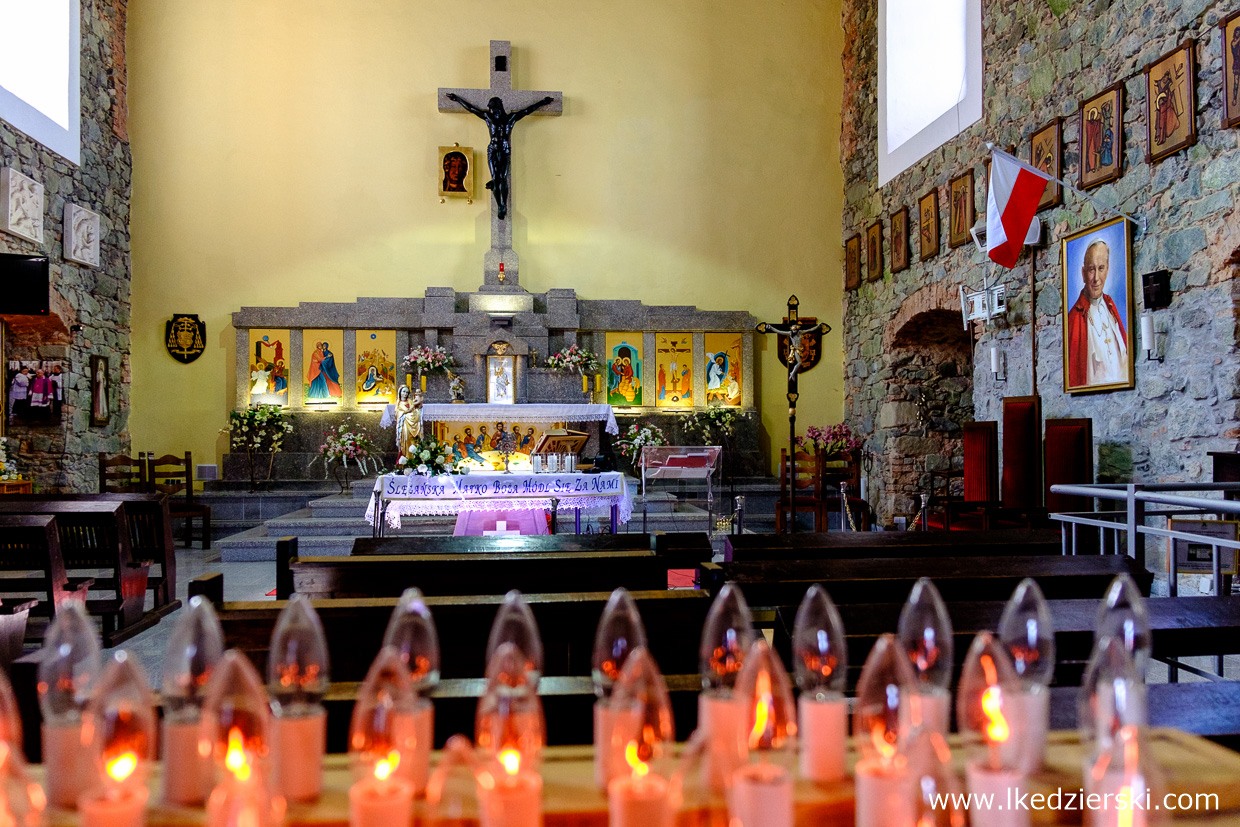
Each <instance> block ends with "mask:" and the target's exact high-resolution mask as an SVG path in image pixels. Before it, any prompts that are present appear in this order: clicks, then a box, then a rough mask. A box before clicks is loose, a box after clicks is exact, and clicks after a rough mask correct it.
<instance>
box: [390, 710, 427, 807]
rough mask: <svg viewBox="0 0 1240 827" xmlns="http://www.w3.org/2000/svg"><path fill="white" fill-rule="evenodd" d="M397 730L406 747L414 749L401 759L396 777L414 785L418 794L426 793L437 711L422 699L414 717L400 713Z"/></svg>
mask: <svg viewBox="0 0 1240 827" xmlns="http://www.w3.org/2000/svg"><path fill="white" fill-rule="evenodd" d="M395 719H396V721H395V724H394V726H395V728H396V731H397V732H398V733H400V737H401V740H402V741H403V742H404V743H411V744H413V749H412V750H411V751H408V752H406V753H403V754H402V755H401V762H400V766H399V767H397V768H396V774H397V775H398V776H400V777H401V778H404V779H405V780H406V781H408V782H409V783H410V784H411V785H413V791H414V792H415V793H421V792H423V791H424V790H425V789H426V780H427V778H428V777H429V776H430V771H431V743H432V741H433V739H434V735H435V708H434V707H433V706H431V703H430V701H427V700H425V699H419V701H418V703H417V704H416V705H415V707H414V711H413V714H412V715H408V714H406V713H403V712H401V713H397V714H396V715H395Z"/></svg>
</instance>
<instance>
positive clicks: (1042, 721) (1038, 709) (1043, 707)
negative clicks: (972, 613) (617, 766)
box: [998, 577, 1055, 773]
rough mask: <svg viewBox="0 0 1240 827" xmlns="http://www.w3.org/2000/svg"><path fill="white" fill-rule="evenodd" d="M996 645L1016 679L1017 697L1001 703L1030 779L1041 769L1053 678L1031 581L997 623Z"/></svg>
mask: <svg viewBox="0 0 1240 827" xmlns="http://www.w3.org/2000/svg"><path fill="white" fill-rule="evenodd" d="M998 637H999V641H1000V642H1001V643H1002V644H1003V647H1004V648H1005V649H1007V653H1008V655H1009V656H1010V657H1011V659H1012V666H1013V667H1014V668H1015V669H1016V675H1017V677H1018V678H1019V679H1020V691H1019V692H1018V693H1016V694H1013V695H1011V696H1010V697H1007V698H1005V699H1004V700H1005V702H1006V705H1007V708H1008V710H1009V711H1010V712H1011V715H1012V717H1013V718H1016V719H1017V720H1019V721H1021V722H1022V724H1023V726H1024V730H1025V732H1024V735H1023V737H1022V739H1021V743H1020V744H1019V745H1017V746H1018V749H1019V750H1020V752H1021V756H1020V758H1019V760H1018V766H1019V769H1020V770H1021V771H1022V772H1025V773H1032V772H1034V771H1036V770H1037V769H1039V768H1040V767H1041V766H1042V756H1043V753H1044V752H1045V751H1046V731H1047V728H1048V726H1049V724H1050V689H1049V687H1050V683H1051V679H1052V678H1054V676H1055V626H1054V621H1053V620H1052V619H1051V611H1050V607H1049V606H1047V604H1046V598H1044V597H1043V596H1042V590H1041V589H1040V588H1038V584H1037V582H1036V581H1034V580H1033V579H1032V578H1028V577H1026V578H1025V579H1024V580H1022V581H1020V584H1019V585H1018V586H1017V587H1016V591H1014V592H1013V593H1012V598H1011V599H1010V600H1008V602H1007V605H1006V606H1004V607H1003V615H1002V616H1001V617H1000V618H999V629H998Z"/></svg>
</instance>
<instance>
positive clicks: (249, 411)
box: [220, 404, 293, 490]
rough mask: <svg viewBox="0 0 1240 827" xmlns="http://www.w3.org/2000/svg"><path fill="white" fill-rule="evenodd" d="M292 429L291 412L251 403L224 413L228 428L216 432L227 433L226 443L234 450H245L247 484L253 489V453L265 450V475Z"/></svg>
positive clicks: (256, 486)
mask: <svg viewBox="0 0 1240 827" xmlns="http://www.w3.org/2000/svg"><path fill="white" fill-rule="evenodd" d="M292 432H293V415H292V414H291V413H289V412H288V411H286V410H285V409H284V408H282V407H280V406H279V405H258V404H255V405H251V406H250V407H248V408H246V409H244V410H240V411H229V412H228V427H227V428H221V429H220V433H226V434H228V444H229V447H231V448H232V449H233V450H234V451H245V454H246V461H247V462H248V463H249V466H250V486H251V488H252V489H254V490H257V488H258V478H257V474H256V469H255V466H254V455H255V454H261V453H268V454H270V457H269V458H268V460H267V477H266V479H268V480H269V479H271V468H272V466H273V465H274V464H275V459H276V452H278V451H279V450H280V446H282V445H283V444H284V438H285V437H286V436H288V435H289V434H291V433H292Z"/></svg>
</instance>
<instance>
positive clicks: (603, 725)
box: [590, 588, 646, 789]
mask: <svg viewBox="0 0 1240 827" xmlns="http://www.w3.org/2000/svg"><path fill="white" fill-rule="evenodd" d="M645 645H646V628H645V626H644V625H643V624H642V618H641V614H640V613H639V612H638V611H637V603H636V602H635V601H634V600H633V597H632V595H630V594H629V593H628V590H627V589H624V588H619V589H616V590H615V591H613V592H612V593H611V597H610V598H608V600H607V605H606V606H605V607H603V614H602V617H600V618H599V622H598V628H597V629H596V630H595V632H594V649H593V650H592V651H591V654H590V677H591V679H592V680H593V682H594V695H595V698H596V700H595V701H594V781H595V783H596V784H598V786H599V787H601V788H603V789H606V788H607V784H608V782H609V781H611V779H612V778H613V777H614V776H615V775H616V774H617V773H623V772H624V764H623V756H622V754H621V753H620V752H619V750H618V747H619V745H618V744H615V743H613V740H612V737H611V736H612V731H613V730H614V728H615V721H614V716H613V715H612V706H611V696H612V689H613V687H614V686H615V683H616V680H617V679H618V678H619V677H620V670H621V669H622V668H623V667H624V664H625V661H626V660H628V658H629V655H630V654H631V653H632V652H633V651H634V650H635V649H637V648H639V647H642V646H645Z"/></svg>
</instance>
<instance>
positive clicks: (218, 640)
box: [161, 595, 224, 806]
mask: <svg viewBox="0 0 1240 827" xmlns="http://www.w3.org/2000/svg"><path fill="white" fill-rule="evenodd" d="M223 656H224V633H223V631H222V630H221V629H220V621H219V618H218V617H216V615H215V609H214V608H212V606H211V601H209V600H207V599H206V598H205V597H203V596H202V595H194V596H193V597H191V598H190V599H189V603H188V604H187V605H186V607H185V610H184V611H182V612H181V616H180V618H179V619H178V620H177V624H176V626H175V627H174V628H173V630H172V636H171V637H170V638H169V639H168V648H167V650H166V651H165V653H164V668H163V680H162V682H161V689H162V694H163V701H164V719H163V738H162V743H163V753H164V772H163V784H164V801H165V802H166V803H168V804H174V805H181V806H185V805H196V804H202V803H204V802H205V801H206V800H207V796H208V795H210V793H211V756H210V755H204V754H202V753H200V752H199V751H198V731H199V729H200V728H201V725H202V704H203V701H204V700H205V699H206V690H207V684H208V682H209V681H210V679H211V673H212V671H213V670H214V669H215V666H216V664H217V663H219V660H220V658H222V657H223Z"/></svg>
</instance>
